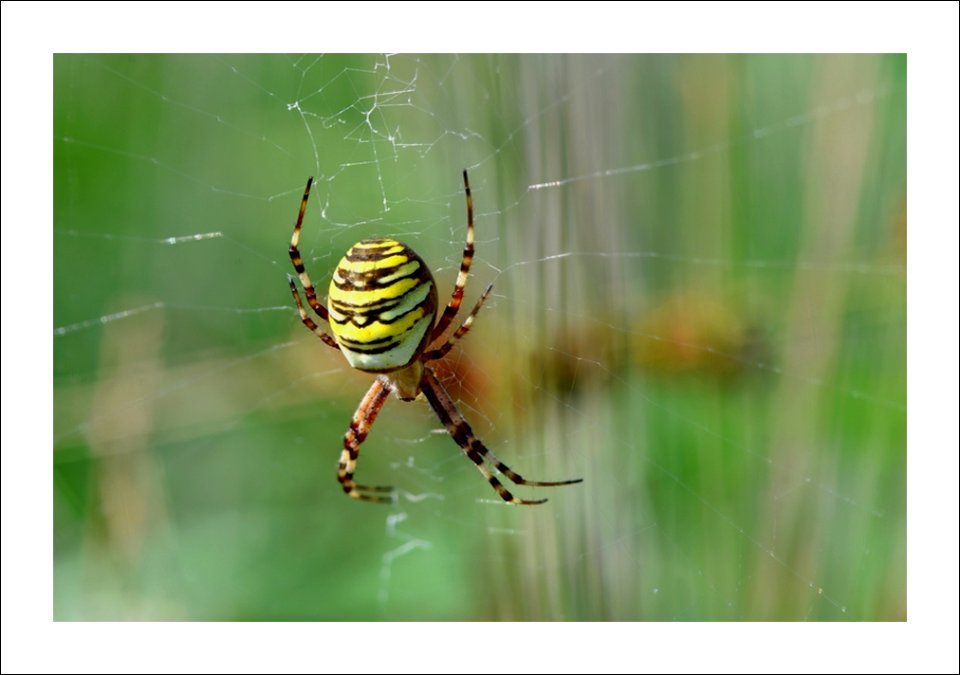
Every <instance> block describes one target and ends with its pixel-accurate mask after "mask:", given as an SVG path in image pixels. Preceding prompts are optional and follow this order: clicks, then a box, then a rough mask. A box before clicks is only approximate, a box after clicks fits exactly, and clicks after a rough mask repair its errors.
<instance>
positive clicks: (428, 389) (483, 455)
mask: <svg viewBox="0 0 960 675" xmlns="http://www.w3.org/2000/svg"><path fill="white" fill-rule="evenodd" d="M420 388H421V390H422V391H423V393H424V395H425V396H426V397H427V400H428V401H429V402H430V405H431V406H432V407H433V410H434V412H436V413H437V416H438V417H439V418H440V421H441V422H443V426H445V427H446V429H447V431H448V432H449V434H450V435H451V436H453V440H454V441H456V442H457V445H459V446H460V447H461V448H462V449H463V451H464V453H466V455H467V457H469V458H470V460H471V461H472V462H473V463H474V464H475V465H476V467H477V470H478V471H479V472H480V473H481V474H483V477H484V478H486V479H487V482H489V483H490V485H491V486H492V487H493V489H494V490H496V491H497V494H498V495H500V498H501V499H502V500H503V501H505V502H508V503H510V504H524V505H531V504H542V503H543V502H545V501H547V500H546V499H520V498H519V497H515V496H514V495H513V494H511V493H510V491H509V490H507V489H506V488H505V487H504V486H503V484H502V483H501V482H500V481H499V480H498V479H497V477H496V476H494V475H493V473H492V472H491V471H490V469H489V468H487V466H486V464H485V463H484V460H485V459H486V460H489V461H490V462H491V463H492V464H493V465H494V466H495V467H496V468H497V470H498V471H500V472H501V473H503V475H505V476H506V477H507V478H509V479H510V480H511V481H513V482H514V483H515V484H517V485H532V486H541V487H554V486H557V485H572V484H573V483H580V482H581V481H582V480H583V479H582V478H577V479H574V480H564V481H550V482H545V481H531V480H526V479H525V478H523V476H521V475H520V474H518V473H517V472H515V471H513V470H512V469H511V468H510V467H508V466H507V465H506V464H504V463H503V462H501V461H500V460H499V459H498V458H497V456H496V455H494V454H493V453H492V452H490V450H489V449H488V448H487V447H486V446H485V445H484V444H483V443H482V442H481V441H480V439H479V438H477V437H476V436H475V435H474V433H473V429H471V428H470V425H469V424H468V423H467V421H466V420H465V419H463V416H462V415H461V414H460V412H459V411H458V410H457V407H456V405H455V404H454V402H453V400H452V399H451V398H450V394H448V393H447V391H446V389H444V388H443V385H442V384H440V381H439V380H437V378H436V376H435V375H434V374H433V371H431V370H430V368H424V369H423V379H422V380H421V383H420Z"/></svg>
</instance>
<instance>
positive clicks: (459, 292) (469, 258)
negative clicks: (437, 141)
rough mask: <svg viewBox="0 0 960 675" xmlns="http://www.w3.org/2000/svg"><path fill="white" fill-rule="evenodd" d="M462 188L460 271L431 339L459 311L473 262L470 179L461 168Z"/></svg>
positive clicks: (437, 334) (433, 338)
mask: <svg viewBox="0 0 960 675" xmlns="http://www.w3.org/2000/svg"><path fill="white" fill-rule="evenodd" d="M463 189H464V192H466V195H467V243H466V244H464V246H463V259H462V260H461V261H460V272H459V274H457V283H456V285H455V286H454V287H453V295H452V296H451V297H450V302H449V303H448V304H447V306H446V308H445V309H444V310H443V314H442V315H441V316H440V321H439V322H438V323H437V325H436V326H434V327H433V333H431V334H430V339H431V340H436V339H437V338H438V337H440V336H441V335H443V332H444V331H445V330H447V327H448V326H449V325H450V322H452V321H453V319H454V317H456V316H457V312H459V311H460V303H461V302H463V289H464V288H466V286H467V278H468V277H469V276H470V265H472V264H473V197H472V196H471V195H470V181H469V179H468V178H467V170H466V169H464V170H463Z"/></svg>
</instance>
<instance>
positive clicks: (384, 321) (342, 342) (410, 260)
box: [288, 171, 582, 504]
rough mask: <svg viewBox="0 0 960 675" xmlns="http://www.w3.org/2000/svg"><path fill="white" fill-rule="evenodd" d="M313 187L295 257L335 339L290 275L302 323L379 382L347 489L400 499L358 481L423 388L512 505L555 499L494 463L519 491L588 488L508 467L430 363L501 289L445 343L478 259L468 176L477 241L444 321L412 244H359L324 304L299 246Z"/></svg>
mask: <svg viewBox="0 0 960 675" xmlns="http://www.w3.org/2000/svg"><path fill="white" fill-rule="evenodd" d="M312 183H313V178H310V179H309V180H307V187H306V189H305V190H304V191H303V200H302V201H301V202H300V213H299V215H298V216H297V224H296V225H295V226H294V228H293V237H292V238H291V240H290V260H292V261H293V267H294V269H296V271H297V275H298V276H299V277H300V283H301V284H302V285H303V290H304V293H306V296H307V303H308V304H309V305H310V307H311V308H312V309H313V311H314V312H315V313H316V314H317V316H318V317H320V318H321V319H322V320H323V321H326V322H327V323H328V324H329V325H330V329H331V331H332V332H333V337H331V336H330V335H328V334H327V333H325V332H324V331H323V330H322V329H321V328H320V327H319V326H318V325H317V324H316V323H315V322H314V320H313V319H311V318H310V316H309V315H308V314H307V311H306V310H305V309H304V307H303V301H302V300H301V298H300V293H299V291H298V290H297V285H296V284H295V283H294V280H293V277H289V279H288V280H289V282H290V290H291V292H292V293H293V298H294V300H296V302H297V309H298V310H299V311H300V319H301V320H302V321H303V324H304V325H305V326H306V327H307V328H309V329H310V330H311V331H312V332H313V333H314V334H315V335H316V336H317V337H319V338H320V339H321V340H323V342H324V343H325V344H327V345H329V346H330V347H333V348H334V349H339V350H340V351H341V352H342V353H343V355H344V356H345V357H346V359H347V361H348V362H349V363H350V365H351V366H352V367H354V368H356V369H357V370H362V371H364V372H368V373H376V374H377V378H376V380H375V381H374V383H373V385H371V387H370V389H369V390H368V391H367V394H366V395H365V396H364V397H363V400H362V401H360V406H359V407H358V408H357V411H356V412H355V413H354V414H353V420H352V421H351V422H350V428H349V429H348V430H347V433H346V434H345V435H344V437H343V452H342V453H341V455H340V466H339V469H338V471H337V478H338V479H339V481H340V485H342V486H343V491H344V492H346V493H347V494H348V495H349V496H351V497H353V498H354V499H363V500H366V501H371V502H381V503H389V502H393V501H394V499H395V494H394V490H393V488H390V487H385V486H379V485H361V484H359V483H356V482H354V480H353V477H354V474H355V473H356V468H357V457H358V456H359V454H360V444H361V443H363V441H364V439H365V438H366V437H367V434H368V433H369V432H370V427H371V426H373V422H374V420H375V419H376V418H377V414H378V413H379V412H380V408H382V407H383V404H384V402H385V401H386V400H387V396H389V395H390V392H393V393H395V394H396V396H397V398H399V399H400V400H401V401H413V400H414V399H416V398H417V396H418V395H419V394H420V393H421V392H422V393H423V394H424V396H425V397H426V399H427V401H429V402H430V406H431V407H432V408H433V410H434V411H435V412H436V413H437V416H438V417H439V418H440V421H441V422H443V425H444V427H446V429H447V431H448V432H449V433H450V435H451V436H453V440H454V441H456V443H457V445H459V446H460V447H461V448H462V449H463V451H464V453H466V455H467V457H469V458H470V460H471V461H472V462H473V463H474V464H475V465H476V467H477V469H478V470H479V471H480V473H482V474H483V476H484V478H486V479H487V481H489V483H490V485H491V486H493V489H494V490H496V491H497V494H498V495H500V498H501V499H503V500H504V501H505V502H509V503H510V504H542V503H543V502H545V501H547V500H546V499H521V498H519V497H515V496H514V495H513V494H511V493H510V491H509V490H507V489H506V488H505V487H504V486H503V484H502V483H501V482H500V480H499V479H498V478H497V477H496V476H495V475H494V473H493V471H491V469H490V467H489V466H487V464H488V463H489V464H490V465H491V466H493V467H494V468H496V469H497V471H499V472H500V473H502V474H503V475H505V476H506V477H507V478H509V479H510V480H511V481H513V482H514V483H515V484H517V485H532V486H556V485H570V484H572V483H579V482H580V481H581V480H582V479H579V478H578V479H576V480H564V481H555V482H545V481H532V480H527V479H525V478H524V477H523V476H521V475H520V474H518V473H517V472H515V471H513V470H512V469H511V468H510V467H508V466H507V465H506V464H504V463H503V462H501V461H500V460H499V459H498V458H497V456H496V455H494V454H493V453H492V452H490V450H489V449H488V448H487V447H486V446H485V445H484V444H483V443H482V442H481V441H480V439H478V438H477V437H476V436H475V435H474V434H473V430H472V429H471V428H470V425H469V424H468V423H467V421H466V420H465V419H463V416H462V415H461V414H460V412H459V411H458V410H457V407H456V405H455V404H454V402H453V399H452V398H450V394H448V393H447V391H446V390H445V389H444V388H443V385H442V384H440V381H439V380H438V379H437V376H436V375H435V374H434V372H433V370H432V369H431V368H430V366H429V365H427V364H428V362H430V361H436V360H437V359H440V358H443V356H444V355H445V354H446V353H447V352H449V351H450V349H451V347H453V345H454V344H455V343H456V342H457V340H459V339H460V338H462V337H463V336H464V335H466V333H467V331H469V330H470V326H471V325H472V324H473V319H474V317H476V315H477V312H479V311H480V308H481V307H482V306H483V303H484V301H486V299H487V297H488V296H489V295H490V291H491V290H492V289H493V285H492V284H491V285H490V286H487V288H486V290H484V292H483V294H482V295H481V296H480V299H479V300H478V301H477V304H476V305H475V306H474V308H473V311H471V312H470V314H469V315H467V318H466V319H465V320H464V322H463V323H462V324H461V325H460V327H459V328H457V330H455V331H454V332H453V334H452V335H451V336H450V337H449V339H447V340H445V341H444V340H441V339H440V338H441V337H442V336H443V333H444V332H445V331H446V330H447V328H448V327H449V326H450V324H451V322H453V320H454V319H455V318H456V316H457V312H458V311H459V309H460V303H461V302H462V300H463V291H464V288H465V287H466V285H467V277H468V275H469V274H470V263H471V262H472V261H473V201H472V199H471V197H470V183H469V181H468V180H467V172H466V171H464V172H463V187H464V190H465V192H466V197H467V243H466V245H465V246H464V248H463V260H462V261H461V262H460V273H459V274H458V275H457V283H456V285H455V286H454V289H453V295H452V297H451V298H450V302H449V303H447V306H446V308H444V310H443V313H442V314H441V315H440V319H439V320H438V321H437V322H436V324H434V318H435V317H436V314H437V285H436V282H434V280H433V275H432V274H431V273H430V270H429V269H428V268H427V266H426V264H425V263H424V262H423V260H422V259H421V258H420V256H418V255H417V254H416V253H414V251H413V250H412V249H411V248H410V247H408V246H405V245H404V244H401V243H400V242H399V241H396V240H393V239H365V240H363V241H361V242H359V243H357V244H354V245H353V246H352V247H351V248H350V250H349V251H347V254H346V255H345V256H344V257H343V259H342V260H341V261H340V263H339V264H338V265H337V269H336V270H335V271H334V273H333V279H332V280H331V281H330V289H329V292H328V293H329V294H328V301H327V304H328V307H324V306H323V305H322V304H320V301H319V300H318V299H317V292H316V290H314V288H313V284H312V283H311V281H310V276H309V275H308V274H307V270H306V269H305V268H304V265H303V258H301V256H300V251H299V249H298V248H297V245H298V244H299V242H300V227H301V225H302V223H303V214H304V212H305V211H306V209H307V199H308V198H309V197H310V186H311V184H312Z"/></svg>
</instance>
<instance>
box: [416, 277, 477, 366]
mask: <svg viewBox="0 0 960 675" xmlns="http://www.w3.org/2000/svg"><path fill="white" fill-rule="evenodd" d="M492 290H493V284H490V285H489V286H487V288H486V290H485V291H484V292H483V295H481V296H480V299H479V300H477V304H476V305H474V306H473V310H472V311H471V312H470V315H469V316H467V318H466V320H465V321H464V322H463V323H462V324H461V325H460V327H459V328H458V329H457V330H456V331H455V332H454V334H453V335H451V336H450V339H449V340H447V341H446V342H445V343H443V344H442V345H440V346H439V347H437V348H436V349H431V350H430V351H428V352H424V353H423V360H424V361H436V360H437V359H442V358H443V357H444V356H446V355H447V352H449V351H450V350H451V349H452V348H453V345H455V344H456V343H457V340H459V339H460V338H462V337H463V336H464V335H466V334H467V331H469V330H470V327H471V326H472V325H473V319H474V318H475V317H476V316H477V312H479V311H480V308H481V307H483V303H485V302H486V301H487V296H488V295H490V291H492Z"/></svg>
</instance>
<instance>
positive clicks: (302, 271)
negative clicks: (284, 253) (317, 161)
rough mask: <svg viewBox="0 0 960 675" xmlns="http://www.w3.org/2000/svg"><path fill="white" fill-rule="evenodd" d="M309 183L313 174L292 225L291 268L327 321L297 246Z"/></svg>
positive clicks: (310, 182) (325, 311) (322, 317)
mask: <svg viewBox="0 0 960 675" xmlns="http://www.w3.org/2000/svg"><path fill="white" fill-rule="evenodd" d="M311 185H313V176H311V177H310V178H308V179H307V187H306V189H305V190H304V191H303V200H302V201H301V202H300V214H299V215H298V216H297V224H296V225H295V226H294V228H293V236H292V237H291V238H290V260H291V262H293V269H295V270H296V271H297V276H299V277H300V283H301V284H302V285H303V292H304V293H306V294H307V302H308V303H309V304H310V306H311V307H312V308H313V311H314V312H316V313H317V316H319V317H320V318H321V319H323V320H324V321H329V319H328V318H327V308H326V307H324V306H323V305H321V304H320V301H319V300H317V292H316V291H315V290H314V288H313V282H311V281H310V275H309V274H307V269H306V267H304V265H303V258H301V257H300V249H299V248H297V247H298V246H299V244H300V228H301V226H302V225H303V214H304V213H306V211H307V199H309V197H310V186H311ZM324 342H326V340H324Z"/></svg>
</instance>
